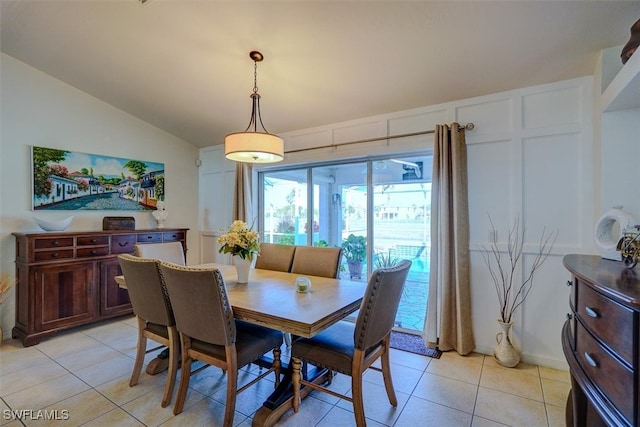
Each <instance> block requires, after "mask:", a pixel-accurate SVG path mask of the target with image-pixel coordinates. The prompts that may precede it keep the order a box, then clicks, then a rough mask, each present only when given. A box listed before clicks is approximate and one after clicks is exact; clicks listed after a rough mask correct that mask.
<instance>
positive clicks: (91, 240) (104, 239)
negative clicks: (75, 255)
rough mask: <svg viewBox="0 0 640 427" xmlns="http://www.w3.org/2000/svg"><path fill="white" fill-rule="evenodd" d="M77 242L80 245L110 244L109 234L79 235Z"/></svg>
mask: <svg viewBox="0 0 640 427" xmlns="http://www.w3.org/2000/svg"><path fill="white" fill-rule="evenodd" d="M76 242H77V243H76V244H77V245H78V246H92V245H108V244H109V236H79V237H78V239H77V240H76Z"/></svg>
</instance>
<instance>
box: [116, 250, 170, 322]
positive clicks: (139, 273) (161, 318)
mask: <svg viewBox="0 0 640 427" xmlns="http://www.w3.org/2000/svg"><path fill="white" fill-rule="evenodd" d="M118 261H119V262H120V268H121V269H122V273H123V274H124V279H125V281H126V282H127V290H128V291H129V299H130V300H131V306H132V307H133V312H134V313H135V314H136V316H138V317H140V318H142V319H144V320H146V321H148V322H152V323H157V324H159V325H164V326H173V325H175V320H174V317H173V312H172V309H171V303H170V301H169V296H168V294H167V291H166V288H165V286H164V281H163V280H162V276H161V275H160V268H159V265H160V261H158V260H157V259H148V258H139V257H136V256H132V255H129V254H122V255H118Z"/></svg>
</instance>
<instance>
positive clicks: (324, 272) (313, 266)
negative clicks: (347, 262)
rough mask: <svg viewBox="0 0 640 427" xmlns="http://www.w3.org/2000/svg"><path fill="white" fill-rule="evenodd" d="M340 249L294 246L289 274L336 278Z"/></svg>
mask: <svg viewBox="0 0 640 427" xmlns="http://www.w3.org/2000/svg"><path fill="white" fill-rule="evenodd" d="M341 257H342V248H326V247H317V246H296V250H295V252H294V254H293V264H292V265H291V272H292V273H296V274H305V275H309V276H321V277H332V278H338V273H339V272H340V258H341Z"/></svg>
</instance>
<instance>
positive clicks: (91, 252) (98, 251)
mask: <svg viewBox="0 0 640 427" xmlns="http://www.w3.org/2000/svg"><path fill="white" fill-rule="evenodd" d="M103 255H109V246H96V247H95V248H78V249H77V251H76V256H77V257H78V258H84V257H91V256H103Z"/></svg>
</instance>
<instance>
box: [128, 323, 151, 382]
mask: <svg viewBox="0 0 640 427" xmlns="http://www.w3.org/2000/svg"><path fill="white" fill-rule="evenodd" d="M145 326H146V323H145V321H144V319H142V318H140V317H138V348H137V350H136V361H135V362H134V364H133V372H132V373H131V379H130V380H129V387H133V386H134V385H136V384H138V379H139V378H140V372H141V371H142V365H143V363H144V356H145V355H146V354H147V337H146V336H145V335H144V328H145Z"/></svg>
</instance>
